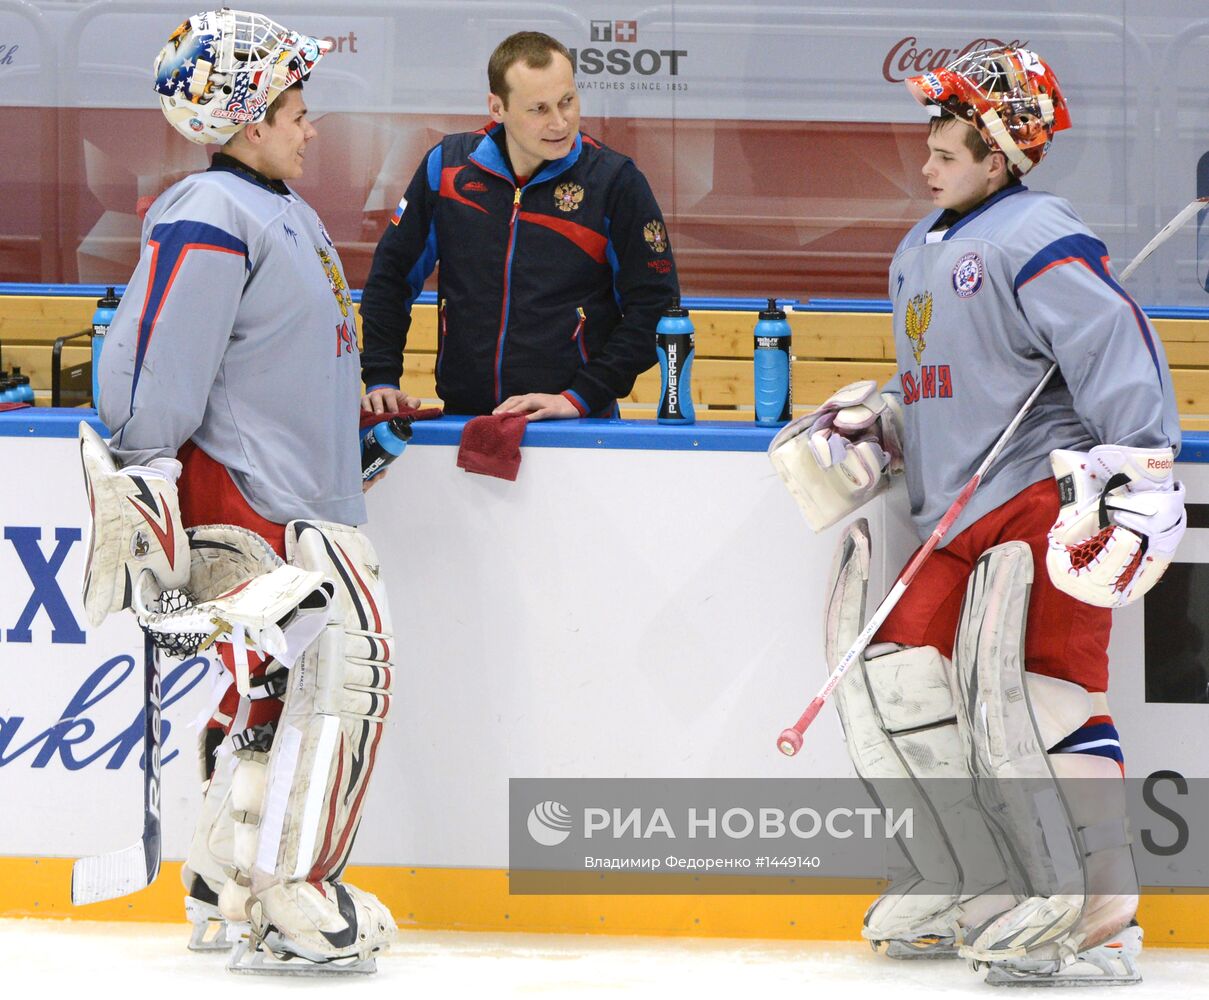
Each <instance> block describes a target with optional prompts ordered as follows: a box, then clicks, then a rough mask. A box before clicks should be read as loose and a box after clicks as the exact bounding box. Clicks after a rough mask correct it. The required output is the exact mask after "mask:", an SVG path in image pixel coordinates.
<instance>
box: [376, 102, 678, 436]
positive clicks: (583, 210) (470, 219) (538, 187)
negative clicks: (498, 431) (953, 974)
mask: <svg viewBox="0 0 1209 1000" xmlns="http://www.w3.org/2000/svg"><path fill="white" fill-rule="evenodd" d="M504 141H505V140H504V129H503V126H502V125H494V126H489V127H487V128H484V129H481V130H480V131H478V132H463V133H459V134H455V135H449V136H446V137H445V138H444V139H443V140H442V141H441V142H440V143H439V144H438V145H436V146H434V147H433V148H432V149H431V150H430V151H429V153H428V155H427V156H426V157H425V158H424V161H423V162H422V163H421V164H420V167H419V169H418V170H417V171H416V174H415V176H414V177H413V178H412V181H411V184H410V185H409V186H408V188H407V193H406V195H405V196H404V199H403V200H402V201H401V202H400V203H399V209H398V210H396V212H395V216H394V218H393V219H392V220H391V224H390V225H388V226H387V227H386V232H385V233H384V234H383V236H382V239H381V240H380V241H379V243H378V248H377V250H376V251H375V253H374V262H373V267H372V268H371V270H370V274H369V278H368V279H367V281H366V284H365V291H364V294H363V296H362V300H361V320H362V331H363V339H364V350H363V353H362V378H363V379H364V381H365V384H366V386H367V387H369V388H371V389H373V388H376V387H379V386H383V385H390V386H397V385H398V384H399V378H400V376H401V374H402V371H403V348H404V345H405V344H406V342H407V331H408V329H409V327H410V326H411V307H412V303H414V302H415V300H416V298H417V297H418V296H419V294H420V292H421V290H422V289H423V287H424V281H425V279H426V278H427V277H428V275H429V274H431V273H432V270H433V268H434V267H435V266H436V264H437V262H438V261H440V265H441V266H440V272H439V274H438V286H437V297H438V302H439V305H438V324H439V326H438V348H437V360H436V382H437V394H438V395H439V396H440V397H441V399H442V400H443V401H444V402H445V408H446V411H447V412H450V413H468V414H481V413H490V412H491V410H492V409H493V408H494V407H495V406H496V405H497V404H498V403H500V402H502V401H503V400H504V399H507V398H508V397H509V396H514V395H520V394H522V393H526V392H544V393H554V394H557V393H562V394H563V395H565V396H566V397H567V398H568V399H570V400H571V402H573V403H574V404H575V406H576V408H577V409H579V411H580V413H581V415H588V414H598V413H603V412H606V411H609V410H611V409H612V407H613V404H614V402H615V401H616V400H617V399H618V398H620V397H624V396H626V395H628V394H629V392H630V391H631V390H632V388H633V386H634V380H635V378H637V376H638V375H639V374H640V373H642V372H644V371H646V369H648V368H650V367H651V366H652V365H653V364H655V361H656V355H655V326H656V324H657V323H658V321H659V316H660V314H661V313H662V312H663V310H664V309H666V308H667V306H668V304H669V303H670V302H671V300H672V298H673V297H674V296H676V295H678V294H679V286H678V283H677V278H676V265H675V262H674V261H673V259H672V251H671V246H670V243H669V240H668V235H667V228H666V226H665V225H664V222H663V216H662V214H661V213H660V211H659V206H658V204H656V202H655V197H654V195H653V194H652V193H651V189H650V186H649V185H648V184H647V182H646V178H645V177H643V175H642V173H641V172H640V171H639V170H638V168H637V167H636V166H635V165H634V163H633V161H632V160H630V159H629V158H628V157H625V156H622V155H621V154H619V153H616V152H614V151H613V150H611V149H609V148H608V147H606V146H602V145H601V144H600V143H598V142H596V141H595V140H593V139H591V138H589V137H587V136H585V135H583V134H580V135H579V136H578V137H577V138H576V140H575V145H574V147H573V148H572V149H571V152H570V153H568V154H567V155H566V156H565V157H563V158H562V159H561V160H553V161H550V162H547V163H544V164H542V166H541V167H540V168H539V169H538V171H537V172H536V173H535V174H534V175H533V176H532V177H531V178H529V180H528V181H527V182H525V184H524V185H523V186H522V187H517V185H516V180H515V178H514V175H513V172H512V169H511V167H510V165H509V162H508V158H507V156H506V154H505V152H504Z"/></svg>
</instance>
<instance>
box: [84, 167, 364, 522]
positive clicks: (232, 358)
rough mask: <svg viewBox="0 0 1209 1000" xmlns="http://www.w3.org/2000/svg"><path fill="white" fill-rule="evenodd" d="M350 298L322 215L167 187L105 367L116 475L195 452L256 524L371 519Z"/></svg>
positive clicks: (188, 184)
mask: <svg viewBox="0 0 1209 1000" xmlns="http://www.w3.org/2000/svg"><path fill="white" fill-rule="evenodd" d="M360 372H361V362H360V358H359V357H358V352H357V337H356V324H355V320H354V317H353V306H352V300H351V298H350V296H349V293H348V288H347V286H346V284H345V281H344V274H343V272H342V270H341V267H340V259H339V257H338V256H337V254H336V249H335V247H334V246H332V242H331V240H330V239H329V238H328V235H327V231H326V230H325V229H324V228H323V224H322V223H321V222H320V221H319V217H318V216H317V215H316V214H315V212H314V211H313V210H312V209H311V207H310V206H309V205H307V204H306V202H304V201H302V200H301V199H300V198H298V197H296V196H295V195H293V194H281V193H278V192H276V191H273V190H270V189H269V188H268V187H264V186H262V185H261V184H258V183H257V182H256V181H255V180H253V179H252V178H251V177H250V176H245V175H243V174H238V173H234V172H232V171H229V170H210V171H207V172H205V173H200V174H194V175H193V176H191V177H187V178H186V179H185V180H183V181H181V182H180V183H179V184H176V185H174V186H173V187H171V188H169V189H168V190H167V191H166V192H164V194H162V195H161V196H160V197H159V199H158V200H157V201H156V202H155V204H154V205H152V206H151V210H150V211H149V212H148V213H147V218H146V221H145V222H144V224H143V252H142V256H141V258H140V260H139V265H138V268H137V269H136V270H135V272H134V275H133V276H132V277H131V279H130V283H129V286H128V287H127V290H126V294H125V295H124V296H123V298H122V303H121V306H120V307H119V308H118V310H117V314H116V316H115V317H114V320H113V324H112V325H111V326H110V328H109V336H108V337H107V338H106V342H105V348H104V351H103V353H102V355H101V372H100V383H101V401H100V416H101V419H102V420H103V421H104V422H105V424H106V425H107V426H108V427H109V428H110V429H111V430H112V431H113V441H112V447H113V450H114V452H115V454H116V455H117V456H118V458H119V459H120V460H121V461H122V462H123V463H124V464H130V463H136V464H144V463H146V462H147V461H148V460H150V459H152V458H156V457H162V456H166V457H173V456H175V455H176V452H177V449H178V448H180V447H181V446H182V445H183V444H185V442H187V441H189V440H190V439H192V440H193V441H194V442H195V443H196V444H197V446H198V447H199V448H201V449H202V451H204V452H206V453H207V454H208V455H209V456H210V457H211V458H213V459H214V460H215V461H217V462H219V463H220V464H222V465H224V466H226V468H227V469H228V470H230V473H231V476H232V478H233V479H234V481H235V484H236V485H237V486H238V487H239V490H240V492H241V493H242V494H243V495H244V497H245V499H247V501H248V502H249V503H250V504H251V505H252V507H253V508H254V509H255V511H256V512H257V513H258V514H260V515H261V516H262V517H265V518H267V519H269V520H270V521H275V522H278V523H284V522H286V521H289V520H291V519H294V518H313V519H318V520H325V521H335V522H339V523H341V524H360V523H362V522H363V521H364V520H365V502H364V500H363V499H362V494H361V467H360V457H359V447H358V435H357V423H358V399H359V396H360V391H361V376H360Z"/></svg>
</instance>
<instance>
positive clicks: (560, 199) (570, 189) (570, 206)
mask: <svg viewBox="0 0 1209 1000" xmlns="http://www.w3.org/2000/svg"><path fill="white" fill-rule="evenodd" d="M583 200H584V189H583V188H581V187H580V186H579V185H578V184H560V185H559V186H558V187H556V188H555V189H554V204H555V205H557V206H558V210H559V211H560V212H574V211H575V210H576V209H577V208H579V203H580V202H581V201H583Z"/></svg>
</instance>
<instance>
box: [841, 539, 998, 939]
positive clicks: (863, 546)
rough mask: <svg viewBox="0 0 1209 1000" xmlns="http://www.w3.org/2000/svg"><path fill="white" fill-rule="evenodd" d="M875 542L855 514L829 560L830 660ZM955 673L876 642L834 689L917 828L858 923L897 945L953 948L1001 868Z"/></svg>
mask: <svg viewBox="0 0 1209 1000" xmlns="http://www.w3.org/2000/svg"><path fill="white" fill-rule="evenodd" d="M869 550H870V544H869V534H868V525H867V523H866V522H865V521H864V519H860V520H858V521H855V522H853V524H851V525H850V526H849V527H848V529H847V530H846V531H845V533H844V536H843V537H842V538H841V540H840V545H839V548H838V549H837V552H836V558H835V561H834V564H833V567H832V585H831V588H830V591H829V598H828V602H827V609H826V653H827V661H828V663H829V664H834V663H836V662H838V661H839V658H840V657H841V656H842V655H843V653H844V652H845V651H846V650H847V649H848V648H849V647H850V646H851V644H852V643H853V642H854V641H855V639H856V637H857V635H859V633H860V631H861V628H862V625H863V620H864V614H865V598H866V589H867V582H868V570H869ZM949 675H950V666H949V664H948V661H947V660H945V658H944V657H943V656H941V654H940V652H939V651H938V650H936V649H934V648H932V647H930V646H928V647H915V648H911V647H906V648H904V647H899V646H896V645H893V644H888V643H887V644H880V645H879V646H875V647H871V648H870V650H869V651H868V653H867V655H866V657H863V658H861V659H859V660H858V661H857V662H856V663H855V664H853V667H852V669H850V670H849V672H848V674H847V676H846V677H845V679H844V681H843V683H841V684H840V686H839V687H838V688H837V689H836V692H835V694H836V706H837V709H838V711H839V715H840V721H841V723H842V725H843V728H844V738H845V743H846V745H847V748H848V752H849V755H850V757H851V758H852V762H853V766H854V767H855V769H856V771H857V774H858V775H860V777H861V778H862V779H863V780H864V781H865V783H866V785H867V786H868V787H869V789H870V792H871V793H872V794H873V796H874V798H875V799H877V800H878V801H879V802H881V803H882V805H883V806H884V807H886V808H894V809H896V810H897V809H908V808H909V809H911V810H912V814H913V816H914V817H915V824H916V827H915V831H916V832H915V836H914V837H913V838H911V841H910V842H909V843H907V842H903V843H902V844H901V846H902V848H903V851H904V853H905V855H906V857H907V860H908V864H909V865H910V868H909V870H908V871H906V872H904V873H902V874H901V876H899V877H896V878H895V880H894V885H893V886H892V888H891V890H890V891H889V892H888V893H886V894H885V895H884V896H882V897H881V898H880V899H878V900H877V901H876V902H875V903H874V904H873V906H871V907H870V909H869V911H868V913H866V915H865V923H864V927H863V929H862V932H861V933H862V934H863V935H864V936H865V937H866V938H868V939H870V940H873V941H889V942H891V947H890V951H889V952H888V954H890V955H892V956H895V957H906V956H917V955H925V956H931V955H934V954H936V952H937V950H938V947H939V948H940V949H941V950H943V948H944V947H945V945H946V944H947V945H948V946H949V947H950V948H951V947H952V944H953V942H954V938H955V931H956V926H957V923H958V918H959V916H960V915H961V913H962V912H964V910H965V909H966V908H967V907H968V906H970V905H972V903H973V900H974V899H976V898H978V897H980V896H982V895H983V894H984V893H985V892H986V891H987V890H989V889H991V888H997V883H998V882H999V881H1001V880H1002V875H1001V874H999V875H997V874H996V873H1001V872H1002V866H1001V865H1000V862H999V859H998V855H997V854H996V853H995V852H994V850H993V848H992V847H990V844H991V841H990V836H989V833H988V832H987V831H986V829H985V823H984V822H983V819H982V816H981V814H980V813H979V811H978V808H977V804H976V802H975V800H974V796H973V788H972V784H971V781H970V776H969V772H968V771H967V769H966V766H965V763H964V754H963V752H962V744H961V740H960V738H959V736H958V732H957V723H956V708H955V705H954V701H953V694H952V687H951V682H950V676H949ZM1007 905H1010V900H1009V901H1008V902H1007V903H1004V904H1003V905H1002V906H1000V907H999V909H1003V908H1004V907H1006V906H1007ZM996 912H998V910H997V911H996ZM921 942H923V943H925V944H926V945H927V947H922V946H921ZM900 946H901V947H900Z"/></svg>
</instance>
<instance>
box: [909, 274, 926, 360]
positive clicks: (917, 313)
mask: <svg viewBox="0 0 1209 1000" xmlns="http://www.w3.org/2000/svg"><path fill="white" fill-rule="evenodd" d="M931 322H932V293H931V292H921V293H920V294H919V295H912V296H911V298H910V299H909V300H908V301H907V317H906V324H907V339H908V340H909V341H911V353H912V354H914V355H915V363H916V364H917V365H918V364H922V363H923V358H924V348H926V347H927V346H928V345H927V343H926V342H925V341H924V334H925V333H926V332H927V330H928V326H929V325H930V324H931Z"/></svg>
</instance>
